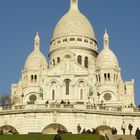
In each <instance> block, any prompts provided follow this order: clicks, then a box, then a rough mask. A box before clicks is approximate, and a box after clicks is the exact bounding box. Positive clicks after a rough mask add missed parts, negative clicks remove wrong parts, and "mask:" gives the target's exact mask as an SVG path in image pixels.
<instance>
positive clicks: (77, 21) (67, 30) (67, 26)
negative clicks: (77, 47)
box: [53, 0, 96, 40]
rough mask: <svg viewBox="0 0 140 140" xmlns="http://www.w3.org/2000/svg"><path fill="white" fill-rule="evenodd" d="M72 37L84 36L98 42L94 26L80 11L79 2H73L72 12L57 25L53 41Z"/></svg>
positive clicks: (76, 0)
mask: <svg viewBox="0 0 140 140" xmlns="http://www.w3.org/2000/svg"><path fill="white" fill-rule="evenodd" d="M70 35H76V36H84V37H87V38H91V39H94V40H96V37H95V33H94V30H93V28H92V25H91V24H90V22H89V20H88V19H87V18H86V17H85V16H84V15H83V14H82V13H80V11H79V9H78V0H71V6H70V10H69V11H68V12H67V13H66V14H65V15H64V16H63V17H62V18H61V19H60V21H59V22H58V23H57V25H56V27H55V30H54V34H53V39H57V38H60V37H65V36H70Z"/></svg>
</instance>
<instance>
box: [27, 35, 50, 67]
mask: <svg viewBox="0 0 140 140" xmlns="http://www.w3.org/2000/svg"><path fill="white" fill-rule="evenodd" d="M41 66H48V63H47V61H46V57H45V56H44V55H43V53H42V52H41V51H40V37H39V35H38V33H36V36H35V38H34V50H33V52H31V53H30V54H29V56H28V57H27V59H26V62H25V65H24V69H39V68H40V67H41Z"/></svg>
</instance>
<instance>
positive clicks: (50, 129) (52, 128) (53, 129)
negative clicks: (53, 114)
mask: <svg viewBox="0 0 140 140" xmlns="http://www.w3.org/2000/svg"><path fill="white" fill-rule="evenodd" d="M60 128H61V129H63V130H64V132H66V133H67V132H68V130H67V129H66V127H65V126H63V125H62V124H59V123H52V124H49V125H47V126H46V127H45V128H44V129H43V131H42V134H57V133H58V132H57V131H58V129H60Z"/></svg>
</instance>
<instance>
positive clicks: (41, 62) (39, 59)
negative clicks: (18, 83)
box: [24, 51, 48, 69]
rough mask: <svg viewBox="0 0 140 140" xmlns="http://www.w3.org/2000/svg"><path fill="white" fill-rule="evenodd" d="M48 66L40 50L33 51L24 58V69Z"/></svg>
mask: <svg viewBox="0 0 140 140" xmlns="http://www.w3.org/2000/svg"><path fill="white" fill-rule="evenodd" d="M41 66H48V64H47V61H46V58H45V56H44V55H43V54H42V53H41V52H40V51H38V52H37V51H33V52H32V53H30V55H29V56H28V58H27V59H26V62H25V65H24V69H38V68H40V67H41Z"/></svg>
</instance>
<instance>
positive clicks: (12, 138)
mask: <svg viewBox="0 0 140 140" xmlns="http://www.w3.org/2000/svg"><path fill="white" fill-rule="evenodd" d="M54 136H55V135H41V134H28V135H3V136H0V140H53V138H54ZM60 136H61V137H62V140H104V137H102V136H99V135H92V134H79V135H72V134H63V135H60Z"/></svg>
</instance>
